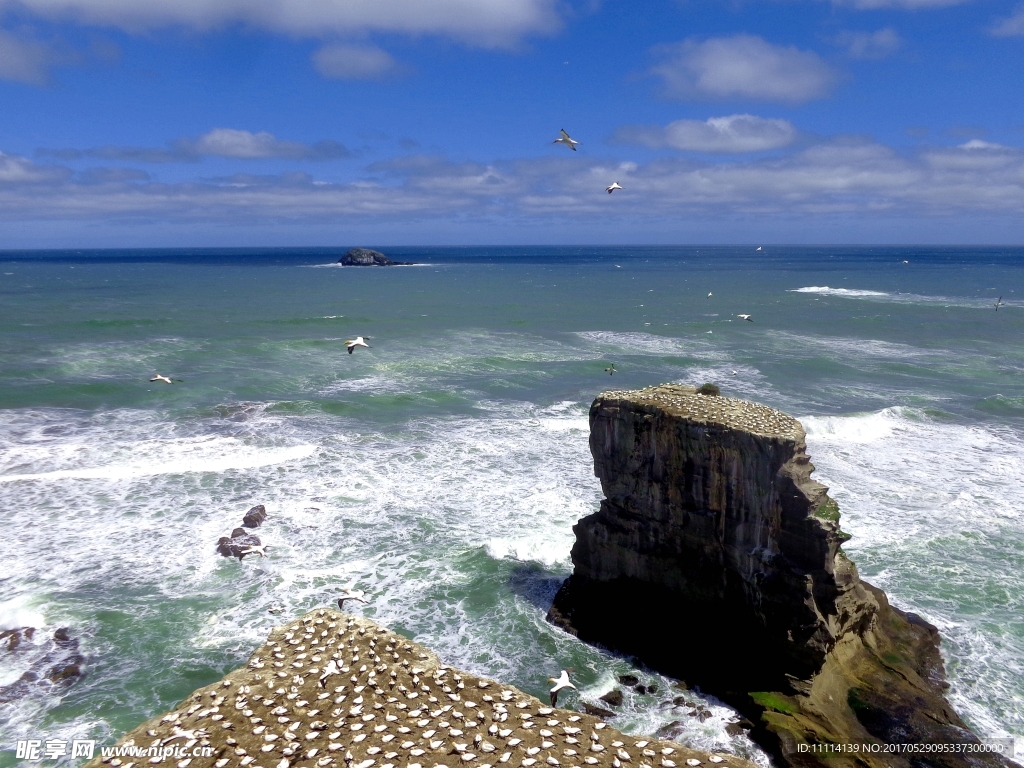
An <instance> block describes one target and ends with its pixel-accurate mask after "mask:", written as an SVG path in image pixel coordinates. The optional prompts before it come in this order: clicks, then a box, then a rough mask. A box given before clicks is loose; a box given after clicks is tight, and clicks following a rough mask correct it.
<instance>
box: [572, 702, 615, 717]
mask: <svg viewBox="0 0 1024 768" xmlns="http://www.w3.org/2000/svg"><path fill="white" fill-rule="evenodd" d="M580 706H581V707H583V711H584V712H586V713H587V714H588V715H593V716H594V717H615V713H614V712H612V711H611V710H610V709H605V708H604V707H595V706H594V705H593V704H588V703H587V702H585V701H581V702H580Z"/></svg>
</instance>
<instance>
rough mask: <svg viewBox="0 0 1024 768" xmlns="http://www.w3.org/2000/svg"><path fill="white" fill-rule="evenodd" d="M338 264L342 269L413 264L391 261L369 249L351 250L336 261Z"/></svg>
mask: <svg viewBox="0 0 1024 768" xmlns="http://www.w3.org/2000/svg"><path fill="white" fill-rule="evenodd" d="M338 263H339V264H341V265H342V266H343V267H406V266H411V265H412V264H413V262H411V261H392V260H391V259H389V258H388V257H387V256H385V255H384V254H383V253H381V252H380V251H371V250H370V249H369V248H353V249H352V250H350V251H349V252H348V253H346V254H345V255H344V256H342V257H341V258H340V259H338Z"/></svg>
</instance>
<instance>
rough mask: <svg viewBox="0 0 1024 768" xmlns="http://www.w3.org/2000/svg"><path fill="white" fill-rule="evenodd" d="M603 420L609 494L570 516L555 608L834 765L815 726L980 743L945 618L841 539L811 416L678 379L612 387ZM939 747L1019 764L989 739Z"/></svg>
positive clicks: (768, 733) (939, 759)
mask: <svg viewBox="0 0 1024 768" xmlns="http://www.w3.org/2000/svg"><path fill="white" fill-rule="evenodd" d="M590 425H591V436H590V448H591V452H592V453H593V456H594V467H595V474H596V475H597V476H598V477H599V478H600V480H601V487H602V489H603V490H604V494H605V497H606V498H605V500H604V501H603V502H602V503H601V506H600V509H599V510H598V511H597V512H596V513H594V514H592V515H590V516H588V517H585V518H583V519H582V520H580V521H579V522H578V523H577V524H576V526H574V528H573V530H574V531H575V533H576V543H575V545H574V546H573V549H572V560H573V565H574V571H573V574H572V576H570V578H569V579H567V580H566V581H565V582H564V583H563V585H562V587H561V588H560V589H559V591H558V594H557V595H556V596H555V599H554V602H553V604H552V606H551V609H550V611H549V614H548V618H549V620H551V621H552V622H554V623H555V624H557V625H559V626H561V627H562V628H564V629H565V630H566V631H568V632H570V633H572V634H575V635H577V636H578V637H580V638H581V639H583V640H588V641H592V642H597V643H600V644H601V645H603V646H606V647H609V648H612V649H614V650H617V651H619V652H621V653H624V654H628V655H631V656H635V657H637V658H639V659H640V661H641V662H643V663H644V664H646V665H648V666H649V667H651V668H653V669H656V670H658V671H660V672H662V673H664V674H666V675H670V676H672V677H678V678H684V679H686V680H687V681H688V682H690V683H691V684H694V685H697V686H699V687H700V689H701V690H702V691H704V692H706V693H710V694H712V695H714V696H717V697H719V698H720V699H722V700H724V701H725V702H726V703H728V704H730V705H732V706H733V707H735V708H736V709H738V710H739V711H740V712H741V713H743V714H744V715H745V716H746V717H748V718H749V719H750V720H751V721H753V722H754V723H756V725H755V727H754V728H753V729H752V731H751V738H753V739H754V740H755V741H757V742H758V743H759V744H760V745H761V746H762V747H764V748H765V749H767V750H768V751H769V752H771V753H772V754H773V755H774V756H775V758H776V759H777V760H778V761H779V762H780V763H786V764H789V765H792V766H794V767H795V766H799V768H820V767H821V766H823V765H825V764H826V763H827V758H825V759H823V760H819V759H818V757H817V756H816V755H815V753H802V752H800V751H799V747H800V745H801V744H806V743H825V742H829V743H837V744H838V743H850V744H853V743H867V742H877V741H882V742H900V743H917V744H951V743H977V738H976V737H975V736H974V735H973V734H971V733H970V732H969V731H968V730H967V727H966V725H965V724H964V723H963V721H962V720H961V719H960V718H959V717H958V716H957V715H956V713H955V712H954V711H953V710H952V708H951V707H950V706H949V703H948V702H946V701H945V699H944V698H943V695H942V694H943V690H944V682H943V681H944V676H945V675H944V670H943V666H942V659H941V656H940V655H939V651H938V643H939V637H938V631H937V630H936V629H935V627H933V626H931V625H930V624H928V623H927V622H925V621H923V620H920V619H918V618H917V617H912V616H908V615H907V614H904V613H902V612H900V611H898V610H897V609H895V608H893V607H892V606H890V605H889V602H888V600H887V599H886V596H885V594H884V593H883V592H882V591H881V590H878V589H876V588H874V587H872V586H871V585H870V584H867V583H865V582H863V581H861V579H860V577H859V575H858V574H857V569H856V567H855V566H854V564H853V562H852V561H850V559H849V558H848V557H847V556H846V554H845V553H844V552H843V551H842V549H841V545H842V543H843V541H844V540H845V539H846V537H845V535H844V534H843V532H842V531H841V530H840V528H839V511H838V506H837V505H836V503H835V502H834V501H833V500H832V499H830V498H829V497H828V493H827V490H828V489H827V488H825V487H824V486H822V485H821V484H819V483H817V482H815V481H814V480H812V479H811V472H812V471H813V470H814V467H813V465H812V464H811V463H810V460H809V458H808V456H807V453H806V446H805V435H804V431H803V428H802V427H801V426H800V424H799V422H797V421H796V420H795V419H792V418H791V417H788V416H786V415H785V414H781V413H779V412H778V411H774V410H772V409H768V408H766V407H764V406H760V405H757V404H755V403H746V402H743V401H740V400H735V399H733V398H728V397H722V396H718V397H707V396H703V395H699V394H697V392H696V390H694V389H693V388H691V387H683V386H678V385H666V386H661V387H650V388H647V389H645V390H637V391H632V392H623V391H616V392H609V393H606V394H605V395H602V396H600V397H598V398H597V400H595V401H594V404H593V405H592V406H591V410H590ZM609 605H615V606H616V611H615V613H614V614H610V613H609V612H608V610H607V606H609ZM652 621H656V622H657V625H658V626H660V627H663V628H668V627H686V630H685V631H682V632H680V631H650V629H651V627H652ZM637 682H639V681H637ZM751 691H752V692H753V693H749V692H751ZM693 716H694V717H700V716H701V712H700V710H696V711H695V712H694V714H693ZM927 757H928V765H929V766H931V767H932V768H939V767H941V768H965V767H966V766H970V767H971V768H983V767H986V768H995V766H1006V765H1008V763H1007V762H1006V761H1005V760H1004V759H1003V758H1002V757H1001V756H999V755H997V754H994V753H985V752H966V751H963V752H952V751H951V752H929V753H928V756H927ZM857 760H858V761H859V762H860V764H861V765H862V767H863V768H884V767H885V766H890V767H891V768H912V767H913V766H916V765H917V763H915V762H914V761H913V760H911V759H910V758H903V757H898V756H891V755H886V754H884V753H878V754H874V753H863V752H862V753H861V754H860V755H859V756H858V757H857ZM918 763H920V761H918ZM844 764H845V763H844ZM851 765H852V763H851ZM920 765H923V763H920Z"/></svg>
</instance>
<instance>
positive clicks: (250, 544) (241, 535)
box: [217, 528, 262, 560]
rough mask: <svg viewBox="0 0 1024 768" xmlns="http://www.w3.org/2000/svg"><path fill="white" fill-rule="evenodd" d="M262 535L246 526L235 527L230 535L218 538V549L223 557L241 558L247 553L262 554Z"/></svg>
mask: <svg viewBox="0 0 1024 768" xmlns="http://www.w3.org/2000/svg"><path fill="white" fill-rule="evenodd" d="M261 548H262V542H261V541H260V537H259V536H256V535H255V534H252V533H249V532H248V531H247V530H245V528H235V530H233V531H232V532H231V535H230V536H221V537H220V538H219V539H218V540H217V551H218V552H219V553H220V554H221V555H222V556H223V557H237V558H238V559H239V560H241V559H242V558H243V557H245V556H246V555H253V554H262V553H261V552H259V551H258V550H260V549H261Z"/></svg>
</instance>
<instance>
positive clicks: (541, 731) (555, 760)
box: [88, 608, 756, 768]
mask: <svg viewBox="0 0 1024 768" xmlns="http://www.w3.org/2000/svg"><path fill="white" fill-rule="evenodd" d="M118 745H119V746H133V747H136V748H139V749H142V750H148V749H150V748H152V749H154V750H158V749H170V748H172V747H178V748H180V749H182V750H185V754H187V755H190V756H188V757H184V758H182V759H181V760H176V761H175V762H171V760H170V759H168V760H167V762H166V763H165V764H166V765H176V766H177V768H228V767H229V766H230V767H231V768H234V767H235V766H243V767H244V768H261V767H262V768H268V767H272V768H290V766H294V767H295V768H299V767H300V766H304V767H305V768H314V767H315V768H325V767H326V766H332V768H420V767H421V766H422V768H454V766H465V768H492V766H497V767H499V768H500V767H501V766H508V768H530V767H531V766H536V768H584V767H586V768H621V766H622V765H623V764H626V765H628V766H632V767H633V768H677V766H678V768H692V767H695V766H704V768H711V767H712V766H714V765H717V766H722V768H756V766H754V764H753V763H750V762H748V761H746V760H742V759H740V758H738V757H735V756H732V755H709V754H708V753H706V752H698V751H696V750H692V749H688V748H686V747H683V746H681V745H679V744H675V743H673V742H671V741H666V740H664V739H655V738H648V737H642V736H627V735H625V734H622V733H620V732H619V731H617V730H615V729H614V728H611V727H608V726H607V725H606V724H605V723H603V722H601V721H600V720H599V719H598V718H596V717H593V716H591V715H588V714H583V713H577V712H572V711H570V710H566V709H556V708H553V707H549V706H547V705H546V704H544V703H542V702H541V701H539V700H538V699H536V698H534V697H533V696H529V695H527V694H525V693H523V692H522V691H520V690H517V689H516V688H512V687H511V686H507V685H502V684H501V683H498V682H496V681H494V680H487V679H485V678H481V677H477V676H476V675H471V674H469V673H466V672H460V671H459V670H457V669H454V668H453V667H449V666H447V665H445V664H442V663H441V662H440V661H439V660H438V658H437V657H436V656H435V655H434V654H433V653H431V652H430V651H429V650H427V649H426V648H424V647H422V646H420V645H418V644H417V643H414V642H412V641H411V640H409V639H408V638H406V637H404V636H402V635H399V634H397V633H395V632H392V631H390V630H388V629H385V628H384V627H382V626H380V625H378V624H375V623H374V622H372V621H370V620H368V619H364V618H362V617H357V616H351V615H348V614H344V613H339V612H338V611H335V610H332V609H327V608H321V609H317V610H314V611H312V612H310V613H308V614H306V615H305V616H303V617H301V618H300V619H297V620H295V621H292V622H289V623H288V624H286V625H284V626H281V627H278V628H276V629H274V630H273V631H272V632H271V633H270V637H269V638H268V639H267V643H266V644H265V645H264V646H263V647H262V648H260V649H259V650H257V651H256V653H254V654H253V656H252V657H251V658H250V659H249V663H248V664H247V665H246V666H245V667H243V668H241V669H238V670H236V671H234V672H231V673H230V674H228V675H227V676H226V677H224V678H223V679H222V680H220V681H218V682H216V683H214V684H212V685H208V686H206V687H204V688H200V689H199V690H197V691H195V692H194V693H192V694H191V695H190V696H189V697H188V698H186V699H185V700H184V701H183V702H181V704H179V705H178V706H177V707H175V709H174V710H173V711H171V712H169V713H167V714H166V715H162V716H159V717H156V718H154V719H152V720H150V721H149V722H147V723H143V724H142V725H140V726H139V727H138V728H136V729H135V730H133V731H132V732H130V733H128V734H126V735H125V736H124V737H123V738H122V739H121V740H120V741H119V742H118ZM195 748H199V749H200V750H202V751H204V752H208V754H205V755H202V754H201V755H198V756H191V755H192V750H193V749H195ZM204 748H206V749H204ZM150 762H161V759H160V758H158V759H156V760H153V759H152V758H150V757H148V756H147V757H142V758H141V759H140V758H127V757H118V758H109V757H108V758H96V759H95V760H93V761H92V762H91V763H89V764H88V765H89V766H91V768H101V766H102V765H103V764H104V763H106V764H108V765H111V766H115V767H116V766H120V768H128V766H129V764H134V765H135V766H136V767H138V766H142V765H148V764H149V763H150Z"/></svg>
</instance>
